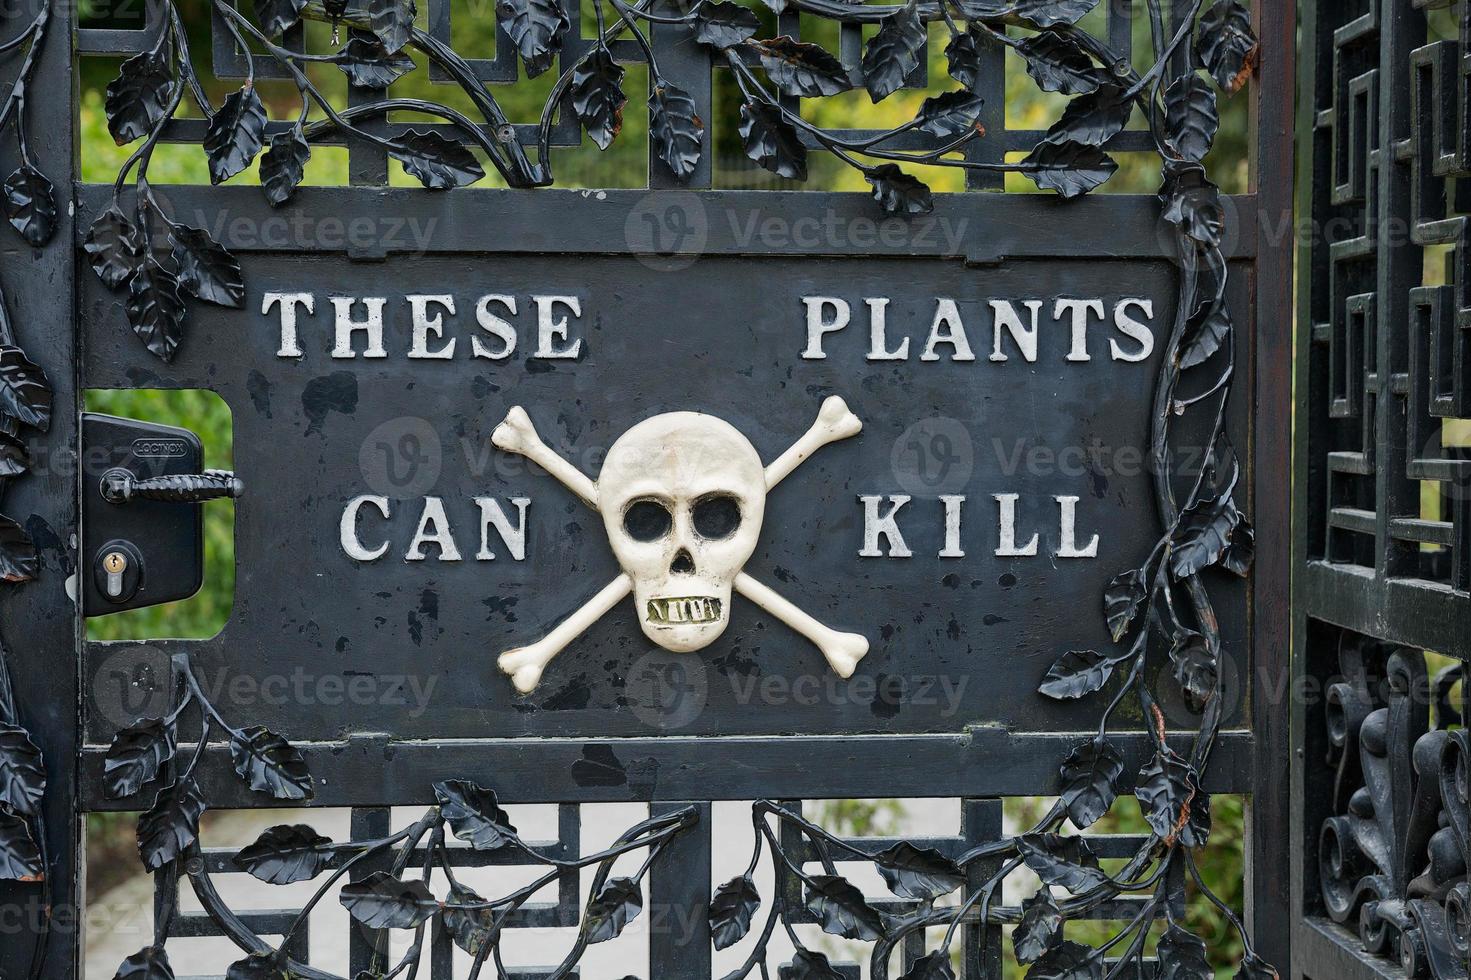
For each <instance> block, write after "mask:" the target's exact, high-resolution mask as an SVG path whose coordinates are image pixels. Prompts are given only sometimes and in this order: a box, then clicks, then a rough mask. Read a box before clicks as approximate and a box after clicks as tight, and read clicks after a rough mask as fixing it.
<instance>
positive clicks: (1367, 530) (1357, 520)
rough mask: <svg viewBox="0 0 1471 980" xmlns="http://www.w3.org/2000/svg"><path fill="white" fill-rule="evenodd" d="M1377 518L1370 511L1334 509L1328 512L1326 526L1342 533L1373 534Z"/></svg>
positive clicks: (1355, 508) (1347, 508)
mask: <svg viewBox="0 0 1471 980" xmlns="http://www.w3.org/2000/svg"><path fill="white" fill-rule="evenodd" d="M1377 519H1378V518H1377V516H1376V515H1375V513H1374V512H1373V511H1372V510H1362V509H1361V508H1358V507H1334V508H1333V509H1332V510H1330V511H1328V524H1329V526H1330V527H1336V528H1339V529H1341V530H1344V531H1357V532H1358V533H1360V534H1373V533H1374V530H1375V522H1376V520H1377Z"/></svg>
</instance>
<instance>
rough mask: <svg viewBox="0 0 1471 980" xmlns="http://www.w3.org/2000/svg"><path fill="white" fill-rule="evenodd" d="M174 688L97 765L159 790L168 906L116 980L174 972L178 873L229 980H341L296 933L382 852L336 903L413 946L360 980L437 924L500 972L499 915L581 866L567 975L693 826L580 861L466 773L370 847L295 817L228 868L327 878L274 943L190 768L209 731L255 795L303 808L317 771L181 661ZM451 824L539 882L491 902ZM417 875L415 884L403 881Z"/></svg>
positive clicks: (627, 839) (167, 979)
mask: <svg viewBox="0 0 1471 980" xmlns="http://www.w3.org/2000/svg"><path fill="white" fill-rule="evenodd" d="M174 670H175V672H176V674H177V676H178V681H179V686H180V689H181V691H182V694H181V695H180V696H178V697H176V698H175V704H174V706H173V708H172V710H170V711H169V713H168V714H167V715H164V716H163V717H161V718H146V719H143V720H141V721H138V722H135V723H134V724H132V725H130V726H128V727H127V728H124V729H123V730H122V731H121V732H119V733H118V734H117V736H116V737H115V738H114V739H113V743H112V746H111V748H110V749H109V750H108V753H107V759H106V762H105V763H104V777H105V782H106V792H107V794H108V796H110V797H112V798H114V799H128V798H131V797H134V796H137V795H138V794H140V793H142V792H143V791H144V790H145V789H147V788H148V787H150V786H157V787H158V789H157V792H156V795H155V797H154V801H153V804H152V806H151V807H150V808H149V809H148V810H147V811H145V812H144V813H143V815H142V816H141V817H139V819H138V853H139V855H140V856H141V857H142V859H143V864H144V866H145V867H147V868H148V870H149V871H151V872H152V873H153V874H154V875H155V876H157V880H158V881H159V883H160V885H161V888H160V889H159V891H160V894H162V895H163V896H164V904H163V907H162V908H161V909H160V911H159V912H158V914H157V915H156V918H155V921H154V941H153V942H152V943H151V944H150V945H148V946H145V947H144V948H143V949H141V950H139V951H138V952H137V953H134V954H133V955H132V956H130V957H128V958H127V959H126V960H124V961H123V964H122V966H120V967H119V968H118V972H117V974H116V976H117V978H118V980H173V976H174V972H173V968H172V966H171V965H170V963H169V957H168V952H167V950H166V948H165V942H166V940H167V938H168V936H169V934H170V932H171V930H172V926H173V918H174V916H175V914H176V912H177V908H176V902H177V894H178V883H179V879H180V878H181V877H187V878H188V879H189V883H190V885H191V886H192V887H193V889H194V892H195V894H196V895H197V896H198V898H199V901H200V903H201V904H202V905H203V906H204V909H205V910H206V912H207V913H208V914H209V915H210V917H211V918H213V919H214V921H215V922H216V923H217V924H218V925H219V926H220V927H221V929H222V930H223V931H224V933H225V935H226V936H228V937H229V938H230V939H231V940H233V941H234V942H235V943H236V945H238V946H239V947H240V948H241V950H243V951H244V952H245V954H246V955H245V957H244V958H243V959H241V960H238V961H237V962H235V963H234V964H233V965H231V966H230V968H229V970H228V971H227V974H226V976H227V977H228V980H267V978H283V977H293V978H299V980H336V978H335V977H334V976H333V975H332V974H330V973H326V972H324V971H322V970H319V969H317V968H315V967H312V966H310V965H308V964H306V963H301V962H298V961H296V960H294V959H292V958H291V957H290V955H289V954H288V949H289V947H290V946H291V943H292V940H293V939H294V938H295V937H296V936H297V934H298V933H300V932H301V930H302V929H303V928H304V927H305V925H306V921H307V918H308V917H309V916H310V915H311V913H312V910H313V909H315V908H316V907H317V905H318V904H320V902H321V901H322V899H323V898H325V897H326V896H327V894H328V893H329V892H330V891H331V890H332V888H333V887H334V886H336V885H337V884H338V883H339V882H340V881H341V880H342V879H343V878H344V877H346V876H347V875H348V874H349V873H350V872H353V871H355V870H359V869H362V868H363V867H364V866H365V865H367V864H369V863H370V862H372V861H374V860H375V859H386V860H387V864H388V870H386V871H385V870H375V871H373V872H372V873H371V874H368V875H367V876H366V877H362V878H360V879H357V880H353V881H351V882H349V883H348V884H345V885H343V886H342V888H341V890H340V891H339V893H338V894H339V901H340V902H341V903H342V905H343V906H344V907H345V908H346V909H347V910H348V912H349V914H351V915H352V917H353V918H354V919H356V920H357V921H358V922H360V923H362V924H363V925H364V926H366V927H368V928H372V929H412V930H414V941H413V943H412V944H411V945H410V947H409V949H408V951H407V953H406V954H405V955H404V957H403V959H402V960H401V961H400V962H399V963H398V964H397V965H393V966H390V965H389V964H388V963H386V962H377V963H374V964H373V965H372V966H371V967H370V968H369V969H368V970H367V971H365V972H364V973H360V974H359V980H361V978H364V977H369V978H380V980H393V978H394V977H398V976H400V975H403V974H405V973H407V975H408V976H410V977H412V976H414V975H416V974H417V972H418V969H419V964H420V960H421V958H422V954H423V951H424V948H425V943H424V939H425V934H426V930H427V929H428V927H429V924H430V923H431V921H432V920H436V919H437V920H438V921H439V922H440V923H441V924H442V926H443V928H444V929H446V930H447V931H448V933H449V935H450V936H452V937H453V939H454V942H455V944H456V945H457V946H459V947H460V948H461V949H463V950H464V951H465V952H466V953H468V954H470V955H471V956H472V957H474V960H473V964H474V965H473V966H472V968H471V972H470V977H471V978H472V980H474V978H477V977H479V975H480V973H481V971H482V969H483V968H484V967H485V964H486V963H487V962H488V963H490V964H492V966H493V968H494V969H495V971H496V976H497V977H500V978H502V980H504V978H505V977H506V976H507V973H506V968H505V965H504V963H503V962H502V960H501V938H502V936H503V932H504V929H505V928H506V923H507V921H508V920H509V919H510V917H511V916H512V915H513V914H514V913H516V912H517V911H518V910H519V909H521V908H523V907H524V906H525V905H526V904H527V903H528V902H529V901H531V899H532V898H534V897H535V896H536V895H537V894H539V893H541V892H542V891H543V890H545V889H547V888H550V887H552V886H554V885H556V884H557V883H558V882H559V881H561V879H563V878H565V877H567V876H569V875H578V874H580V873H581V871H582V870H583V869H584V868H595V869H596V871H595V873H594V876H593V882H592V897H591V898H590V899H589V901H588V903H587V905H586V907H585V908H584V910H583V916H582V921H581V925H580V927H579V929H578V934H577V939H576V940H575V941H574V943H573V946H572V949H571V950H570V951H569V952H568V953H567V955H566V958H565V960H564V961H563V963H562V965H561V967H559V968H558V969H557V971H556V972H555V973H554V974H553V976H555V977H557V978H561V977H566V976H568V975H569V974H570V973H571V972H572V970H573V969H574V968H575V967H576V965H577V962H578V960H580V959H581V958H582V955H583V953H584V952H585V951H586V949H587V947H588V946H590V945H594V944H596V943H602V942H608V941H610V940H613V939H616V938H618V936H619V935H620V934H621V933H622V932H623V930H624V928H625V927H627V925H628V924H629V923H630V922H632V921H633V920H634V919H635V918H637V917H638V915H639V914H640V913H641V912H642V911H643V881H644V878H645V877H646V876H647V875H648V873H649V869H650V868H651V867H652V866H653V863H654V861H655V859H657V858H658V856H659V853H660V852H661V851H662V850H663V848H664V847H665V845H666V844H668V842H669V841H670V839H671V838H673V837H674V836H675V835H676V834H678V833H679V832H680V831H681V830H684V829H685V828H687V827H689V826H691V825H693V823H694V822H695V820H696V819H697V816H698V811H696V810H695V809H694V808H692V807H691V808H686V809H684V810H680V811H677V812H674V813H669V814H665V815H663V816H659V817H654V818H651V819H649V820H645V821H643V822H642V823H639V824H637V825H636V826H634V827H632V828H630V829H629V830H627V831H625V832H624V833H623V834H622V835H621V836H620V837H619V838H618V839H617V840H616V841H615V842H614V843H613V845H612V846H610V847H608V848H606V849H604V850H602V851H599V852H597V853H595V854H589V855H586V856H584V857H581V858H577V859H575V860H564V859H560V858H557V857H553V856H549V855H545V854H543V853H541V852H540V851H538V850H537V849H536V848H534V847H532V846H530V845H528V844H527V843H526V842H524V841H523V840H522V839H521V837H520V836H519V835H518V833H517V831H516V828H515V827H514V826H513V825H512V824H511V821H510V818H509V817H508V816H507V814H506V812H505V811H504V810H503V809H501V807H500V805H499V804H498V803H497V801H496V795H495V793H494V792H493V791H492V790H489V789H485V788H483V787H481V786H477V785H476V784H474V783H472V782H469V781H466V780H446V781H444V782H439V783H435V784H434V795H435V800H436V805H435V806H433V807H431V808H430V809H429V810H428V811H427V812H426V813H425V814H424V816H423V817H421V818H420V819H419V820H418V821H416V822H415V823H413V824H412V825H411V826H409V827H407V828H405V829H403V830H400V831H398V832H397V833H394V834H391V835H389V836H386V837H383V838H381V839H378V840H371V841H348V842H345V843H334V842H333V841H331V840H329V839H328V838H326V837H323V836H322V835H320V834H318V833H317V832H316V831H315V830H313V829H312V828H311V827H309V826H306V825H304V824H295V825H281V826H276V827H271V828H270V829H269V830H267V831H266V832H265V833H263V834H261V836H260V838H259V839H257V840H256V841H255V842H254V843H253V844H251V845H249V846H248V847H246V848H244V849H242V850H241V851H240V852H239V853H238V854H236V855H235V865H236V866H237V867H238V868H239V869H240V870H241V871H244V872H246V873H248V874H250V875H252V876H254V877H255V878H257V879H259V880H261V881H264V882H266V883H268V884H272V885H289V884H294V883H297V882H302V881H310V880H312V879H314V878H318V877H320V876H324V875H325V877H323V878H322V882H321V884H320V886H319V887H318V888H317V890H316V892H315V894H314V895H313V896H312V897H311V899H310V900H308V901H307V902H306V903H305V904H304V905H303V907H302V909H301V911H300V912H299V913H298V914H297V916H296V918H295V920H294V922H293V924H292V925H291V926H290V927H289V928H288V929H287V930H286V933H285V935H284V936H283V937H282V938H281V941H280V942H279V943H278V944H276V945H272V944H270V943H267V942H266V941H265V940H264V939H262V938H261V937H260V936H258V935H256V934H255V932H253V931H252V930H251V929H250V928H249V926H247V925H246V924H245V922H244V921H242V920H241V919H240V918H239V917H238V916H237V915H236V914H235V913H234V912H232V911H231V910H230V908H229V906H228V905H227V904H226V903H225V901H224V900H223V898H222V897H221V896H220V894H219V892H218V890H216V888H215V886H214V883H213V881H212V880H211V877H210V874H209V871H208V870H207V868H206V867H205V862H204V858H203V855H202V852H201V850H200V845H199V822H200V818H201V817H202V816H203V815H204V812H205V810H206V809H207V807H208V803H207V801H206V800H205V798H204V794H203V791H202V789H201V787H200V782H199V775H198V770H199V766H200V763H201V761H202V759H203V758H204V754H205V751H206V749H207V747H208V744H209V740H210V735H211V733H212V732H213V731H214V730H215V729H216V728H218V729H219V730H220V731H222V732H223V733H224V734H225V735H226V736H228V739H229V746H230V755H231V759H232V760H233V762H234V768H235V772H236V774H237V775H238V776H239V777H240V778H241V779H242V780H243V781H244V782H245V783H246V785H248V786H249V787H250V788H251V789H252V790H253V791H255V792H258V793H264V794H266V795H269V796H271V797H272V798H274V799H277V800H283V801H292V802H301V803H307V802H310V801H311V799H312V797H313V795H314V792H313V786H312V776H311V773H310V772H309V771H308V769H307V765H306V760H305V758H304V757H303V756H302V754H301V752H300V751H299V750H298V749H297V748H296V747H295V746H293V745H292V744H291V743H290V742H288V741H286V739H284V738H282V737H281V736H280V735H278V734H276V733H275V732H271V731H268V730H266V729H264V728H261V727H259V726H250V727H246V728H236V727H234V726H233V725H231V724H230V722H229V721H228V720H226V719H225V718H224V716H223V715H221V714H220V712H219V711H218V709H216V707H215V706H214V704H212V703H211V702H210V700H209V697H208V695H207V694H206V693H205V690H204V688H203V687H202V686H201V685H200V684H199V681H198V680H197V679H196V678H195V676H194V673H193V671H192V670H191V669H190V666H189V659H188V657H187V656H185V655H179V656H177V657H175V658H174ZM191 706H192V707H194V708H195V712H194V714H195V716H196V717H197V719H198V723H199V729H198V732H199V733H198V736H197V737H196V741H195V743H194V748H193V751H192V752H190V753H189V755H188V760H187V762H185V763H184V766H183V771H182V772H178V771H177V770H178V765H177V761H178V754H179V739H178V726H179V721H180V719H181V717H183V716H184V715H185V713H186V711H187V710H188V709H189V708H190V707H191ZM446 829H448V832H449V833H450V834H451V835H453V836H455V837H457V838H459V839H460V840H462V841H464V842H465V843H467V844H469V845H470V846H471V847H473V848H475V849H477V850H482V851H494V850H500V849H503V848H514V849H516V850H518V851H520V852H521V853H523V854H524V855H525V856H526V857H528V858H529V859H530V860H531V861H533V862H535V863H536V864H539V865H541V866H544V867H545V869H546V870H545V871H544V872H543V873H542V874H541V875H540V876H539V877H537V878H536V879H535V880H533V881H532V882H530V883H529V884H526V885H524V886H522V887H520V888H518V889H516V890H515V891H512V892H510V893H508V894H506V895H504V896H501V897H499V898H495V899H486V898H484V897H482V896H481V895H479V894H477V893H476V892H475V891H474V890H473V889H472V888H470V887H469V886H467V885H465V884H463V883H462V882H460V881H458V880H457V879H456V878H455V874H454V870H453V868H452V867H451V864H450V860H449V855H448V854H447V853H446V846H447V843H446ZM636 851H646V852H647V855H646V857H645V860H644V861H643V863H642V865H641V866H640V867H639V869H638V870H637V871H636V872H635V873H634V874H633V875H632V876H631V877H613V876H612V871H613V866H614V864H615V862H616V861H617V860H618V859H619V858H620V857H622V856H623V855H625V854H631V853H634V852H636ZM436 868H439V869H441V870H443V872H444V874H445V876H446V877H447V878H448V880H449V894H448V897H447V898H446V899H445V900H444V901H440V900H439V899H438V898H436V897H435V895H434V893H433V892H432V891H430V889H429V881H430V879H431V876H432V875H433V873H434V870H435V869H436ZM411 873H417V874H418V875H419V877H418V878H408V877H405V876H406V875H408V874H411Z"/></svg>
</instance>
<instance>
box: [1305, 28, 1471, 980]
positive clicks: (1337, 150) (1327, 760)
mask: <svg viewBox="0 0 1471 980" xmlns="http://www.w3.org/2000/svg"><path fill="white" fill-rule="evenodd" d="M1304 44H1305V45H1310V46H1311V56H1310V57H1306V58H1305V59H1304V60H1305V69H1306V74H1305V78H1306V79H1307V80H1308V84H1307V87H1306V91H1307V92H1310V93H1311V98H1304V100H1303V113H1304V118H1303V129H1302V131H1303V137H1302V140H1303V142H1302V144H1301V145H1302V147H1303V159H1304V170H1303V173H1302V178H1301V181H1300V184H1301V187H1302V188H1303V194H1304V197H1303V202H1304V204H1303V207H1302V209H1301V212H1302V217H1303V218H1308V219H1311V232H1310V234H1306V235H1304V241H1305V242H1306V243H1307V244H1306V246H1305V248H1304V250H1303V252H1302V265H1301V268H1300V271H1301V275H1302V277H1303V278H1302V282H1301V287H1302V288H1301V294H1300V295H1301V313H1300V314H1299V320H1298V323H1299V330H1298V346H1299V351H1300V357H1301V359H1300V363H1299V380H1298V391H1299V401H1298V407H1299V415H1298V429H1297V435H1298V442H1297V457H1298V464H1297V472H1298V474H1299V481H1298V486H1297V504H1298V510H1297V518H1296V524H1297V527H1296V531H1297V547H1298V551H1299V554H1300V560H1299V562H1298V564H1297V569H1296V572H1297V584H1296V591H1295V601H1296V602H1297V604H1298V610H1297V616H1296V621H1297V622H1296V630H1295V645H1296V647H1297V651H1298V652H1297V664H1298V666H1297V669H1296V673H1295V678H1296V680H1297V681H1298V682H1299V683H1300V685H1301V687H1300V693H1299V694H1297V695H1294V701H1297V702H1300V703H1301V705H1302V709H1301V710H1299V711H1298V712H1297V713H1296V716H1295V722H1294V737H1293V742H1294V744H1295V745H1296V747H1297V748H1296V758H1297V760H1298V762H1299V765H1298V767H1297V776H1296V778H1295V780H1294V789H1293V793H1294V797H1295V798H1297V799H1300V800H1302V806H1301V808H1300V810H1299V812H1297V813H1296V814H1295V824H1294V832H1293V838H1294V841H1295V847H1296V851H1297V857H1296V858H1295V860H1294V862H1293V867H1294V876H1295V879H1296V881H1297V884H1296V886H1295V888H1294V894H1293V903H1294V908H1295V910H1296V911H1297V912H1298V914H1299V915H1301V916H1302V919H1301V921H1300V922H1299V923H1298V925H1297V928H1296V929H1295V931H1294V943H1295V965H1294V971H1295V974H1296V975H1298V976H1303V977H1335V978H1336V977H1345V978H1353V977H1384V976H1404V975H1406V974H1408V975H1409V976H1434V977H1436V978H1441V980H1445V978H1452V977H1465V976H1466V975H1467V968H1468V967H1467V964H1468V951H1467V922H1468V906H1471V902H1468V894H1467V891H1466V888H1467V886H1466V878H1465V873H1466V864H1467V853H1468V852H1467V847H1468V834H1467V790H1466V786H1467V782H1466V772H1467V756H1468V752H1467V749H1468V745H1467V741H1466V729H1465V727H1464V723H1465V718H1466V709H1467V700H1466V698H1467V687H1466V663H1467V659H1468V657H1471V599H1468V596H1467V592H1468V589H1471V560H1468V556H1471V509H1468V501H1471V450H1468V448H1467V447H1468V446H1471V439H1468V435H1471V433H1468V432H1467V429H1466V423H1465V421H1464V420H1465V419H1466V417H1467V415H1468V414H1471V402H1468V392H1471V387H1468V385H1471V373H1468V372H1471V332H1468V331H1471V299H1468V294H1467V272H1468V266H1467V255H1468V253H1467V251H1466V247H1467V241H1466V233H1467V219H1466V215H1467V213H1468V210H1471V202H1468V200H1467V191H1468V190H1471V184H1468V182H1467V173H1468V167H1471V143H1468V139H1471V128H1468V126H1467V118H1468V117H1467V115H1466V113H1467V112H1468V109H1471V88H1468V77H1471V76H1468V74H1467V71H1468V65H1471V60H1468V59H1471V46H1468V45H1471V7H1468V6H1467V5H1466V4H1464V3H1460V4H1425V3H1395V2H1380V0H1374V2H1369V3H1356V4H1336V5H1327V4H1322V5H1317V6H1316V8H1315V9H1312V10H1311V11H1310V12H1309V14H1308V19H1307V21H1306V23H1305V25H1304ZM1309 148H1310V149H1311V152H1308V150H1309ZM1457 690H1459V691H1460V695H1459V697H1457V696H1456V691H1457ZM1366 953H1367V955H1366Z"/></svg>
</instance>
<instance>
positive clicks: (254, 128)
mask: <svg viewBox="0 0 1471 980" xmlns="http://www.w3.org/2000/svg"><path fill="white" fill-rule="evenodd" d="M265 131H266V107H265V106H264V105H262V104H261V100H260V96H259V95H256V93H255V89H254V88H252V87H249V86H246V87H243V88H241V89H240V90H238V91H235V92H231V93H230V94H229V96H227V97H226V99H225V101H224V104H222V105H221V106H220V108H219V111H218V112H216V113H215V114H214V115H213V116H211V117H210V120H209V127H208V128H207V129H206V130H205V132H204V153H205V156H207V157H208V158H209V179H210V183H212V184H220V183H223V182H225V181H227V180H229V179H230V178H231V177H233V176H235V175H236V174H238V173H240V172H241V171H242V170H244V169H245V168H246V167H248V166H250V163H251V161H252V160H254V159H255V155H256V154H257V153H259V152H260V148H261V140H262V137H263V136H264V134H265Z"/></svg>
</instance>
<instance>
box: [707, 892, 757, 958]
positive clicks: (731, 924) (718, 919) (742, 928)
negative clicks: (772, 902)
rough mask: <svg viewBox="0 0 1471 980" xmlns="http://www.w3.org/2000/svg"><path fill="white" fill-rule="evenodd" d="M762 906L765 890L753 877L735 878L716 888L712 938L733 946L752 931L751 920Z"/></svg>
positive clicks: (717, 943)
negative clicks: (758, 888) (762, 894)
mask: <svg viewBox="0 0 1471 980" xmlns="http://www.w3.org/2000/svg"><path fill="white" fill-rule="evenodd" d="M760 908H761V893H760V892H758V891H757V890H756V883H755V882H754V881H752V880H751V878H750V876H748V875H742V876H740V877H739V878H732V879H731V880H730V881H727V882H726V883H725V884H723V885H721V886H720V887H719V888H717V889H715V898H714V899H712V900H711V902H710V941H711V942H712V943H714V944H715V948H716V949H729V948H730V947H732V946H734V945H735V944H736V943H738V942H740V941H741V940H742V939H744V938H746V934H747V933H748V932H750V931H751V920H752V919H753V918H755V916H756V912H757V911H758V910H759V909H760Z"/></svg>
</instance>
